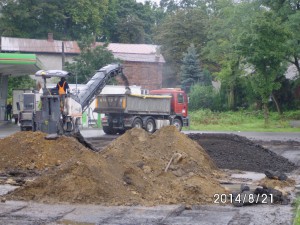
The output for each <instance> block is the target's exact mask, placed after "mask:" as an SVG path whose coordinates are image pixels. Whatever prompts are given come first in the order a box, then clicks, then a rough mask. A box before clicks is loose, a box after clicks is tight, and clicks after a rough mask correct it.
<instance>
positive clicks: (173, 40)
mask: <svg viewBox="0 0 300 225" xmlns="http://www.w3.org/2000/svg"><path fill="white" fill-rule="evenodd" d="M207 19H208V17H207V14H206V12H205V11H203V10H202V9H199V8H191V9H190V8H189V9H186V10H178V11H176V12H174V13H172V14H170V15H168V16H167V17H166V18H165V20H164V21H163V22H162V24H161V25H160V26H159V27H158V29H157V35H156V37H155V39H156V40H157V42H158V43H159V44H161V45H162V47H161V50H162V54H163V55H164V57H165V59H166V60H167V61H168V62H169V63H170V64H171V65H172V67H173V68H174V70H175V75H174V79H176V80H177V81H179V80H180V79H178V78H179V77H178V74H179V71H180V62H181V60H182V54H183V53H184V52H186V49H187V48H188V47H189V46H190V44H191V43H194V45H195V47H196V49H197V51H199V50H200V49H201V47H202V46H203V45H204V43H205V41H206V34H205V32H206V27H205V24H206V22H207Z"/></svg>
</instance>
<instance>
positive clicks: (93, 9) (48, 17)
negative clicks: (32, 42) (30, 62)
mask: <svg viewBox="0 0 300 225" xmlns="http://www.w3.org/2000/svg"><path fill="white" fill-rule="evenodd" d="M0 8H1V18H0V27H1V29H0V33H1V35H2V36H14V37H22V38H45V37H47V33H49V32H52V33H54V37H56V38H57V39H73V40H74V39H75V40H76V39H80V38H81V37H82V36H83V35H87V36H90V35H93V36H95V37H99V36H100V35H101V24H102V21H103V18H104V16H105V15H106V14H107V13H108V12H107V8H108V0H78V1H72V0H52V1H48V0H22V1H21V0H6V1H1V3H0Z"/></svg>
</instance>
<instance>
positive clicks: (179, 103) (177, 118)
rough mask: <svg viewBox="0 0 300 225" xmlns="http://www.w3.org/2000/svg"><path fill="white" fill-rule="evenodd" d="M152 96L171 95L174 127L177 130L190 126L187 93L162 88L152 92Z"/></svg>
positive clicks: (176, 89) (175, 89)
mask: <svg viewBox="0 0 300 225" xmlns="http://www.w3.org/2000/svg"><path fill="white" fill-rule="evenodd" d="M149 94H151V95H169V96H171V97H172V98H171V115H170V116H171V117H172V118H173V123H171V124H173V125H175V126H176V127H177V128H179V127H180V129H181V127H182V126H189V117H188V97H187V95H186V93H185V92H184V91H183V90H181V89H180V88H162V89H158V90H151V91H150V92H149Z"/></svg>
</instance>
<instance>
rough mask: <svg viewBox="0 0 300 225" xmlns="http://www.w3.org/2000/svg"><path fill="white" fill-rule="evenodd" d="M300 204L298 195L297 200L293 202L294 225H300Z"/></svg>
mask: <svg viewBox="0 0 300 225" xmlns="http://www.w3.org/2000/svg"><path fill="white" fill-rule="evenodd" d="M299 205H300V197H298V198H297V200H296V201H295V202H294V203H293V207H294V215H295V218H294V222H293V225H299V224H300V210H298V209H299Z"/></svg>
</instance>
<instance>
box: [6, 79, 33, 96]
mask: <svg viewBox="0 0 300 225" xmlns="http://www.w3.org/2000/svg"><path fill="white" fill-rule="evenodd" d="M35 86H36V82H35V80H34V79H32V78H30V76H29V75H24V76H18V77H11V76H10V77H9V78H8V98H12V91H13V89H34V88H35Z"/></svg>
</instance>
